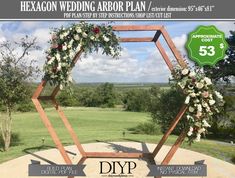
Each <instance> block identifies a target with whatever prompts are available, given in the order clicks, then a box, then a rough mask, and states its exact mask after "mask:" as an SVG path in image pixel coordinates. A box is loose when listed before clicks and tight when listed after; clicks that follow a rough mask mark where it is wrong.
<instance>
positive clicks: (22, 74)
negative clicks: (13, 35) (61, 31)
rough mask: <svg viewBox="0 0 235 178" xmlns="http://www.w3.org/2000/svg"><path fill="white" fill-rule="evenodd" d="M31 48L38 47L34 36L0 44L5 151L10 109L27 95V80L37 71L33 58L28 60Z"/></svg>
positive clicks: (9, 138) (9, 132) (10, 119)
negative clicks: (4, 108) (4, 114)
mask: <svg viewBox="0 0 235 178" xmlns="http://www.w3.org/2000/svg"><path fill="white" fill-rule="evenodd" d="M33 49H34V50H37V49H39V47H38V46H37V45H36V38H34V39H30V38H29V37H28V36H26V37H24V38H22V39H20V40H19V41H18V42H10V41H6V42H3V43H2V44H1V45H0V101H1V103H2V104H3V105H5V107H6V116H5V117H2V123H1V132H2V137H3V140H4V150H5V151H7V150H8V149H9V146H10V143H11V125H12V111H13V109H14V107H15V106H16V104H17V103H19V102H20V101H21V100H23V99H24V98H26V97H27V95H28V92H27V82H28V81H29V80H30V79H32V77H33V76H34V74H35V72H38V68H36V67H34V62H35V60H30V61H29V60H28V56H29V54H30V51H31V50H33Z"/></svg>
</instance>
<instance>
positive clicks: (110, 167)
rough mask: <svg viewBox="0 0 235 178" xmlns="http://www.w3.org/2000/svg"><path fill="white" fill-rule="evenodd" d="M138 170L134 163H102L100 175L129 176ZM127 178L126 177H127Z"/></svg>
mask: <svg viewBox="0 0 235 178" xmlns="http://www.w3.org/2000/svg"><path fill="white" fill-rule="evenodd" d="M135 168H136V163H135V162H134V161H100V174H102V175H104V176H105V175H120V176H122V175H129V176H131V175H132V174H133V170H134V169H135ZM125 177H126V176H125Z"/></svg>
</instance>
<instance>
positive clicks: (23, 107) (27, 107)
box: [16, 102, 35, 112]
mask: <svg viewBox="0 0 235 178" xmlns="http://www.w3.org/2000/svg"><path fill="white" fill-rule="evenodd" d="M16 110H17V111H20V112H29V111H34V110H35V108H34V106H33V103H32V102H31V103H22V104H18V105H17V108H16Z"/></svg>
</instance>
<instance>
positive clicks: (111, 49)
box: [109, 46, 115, 56]
mask: <svg viewBox="0 0 235 178" xmlns="http://www.w3.org/2000/svg"><path fill="white" fill-rule="evenodd" d="M109 49H110V53H111V55H112V56H114V55H115V51H114V49H113V47H112V46H110V47H109Z"/></svg>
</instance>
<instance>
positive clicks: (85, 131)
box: [0, 108, 235, 162]
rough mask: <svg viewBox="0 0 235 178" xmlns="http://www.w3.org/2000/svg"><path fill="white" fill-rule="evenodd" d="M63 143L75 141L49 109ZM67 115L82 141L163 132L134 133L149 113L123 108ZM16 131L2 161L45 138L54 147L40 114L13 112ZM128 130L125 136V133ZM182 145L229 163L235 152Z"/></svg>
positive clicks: (212, 145)
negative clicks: (17, 139)
mask: <svg viewBox="0 0 235 178" xmlns="http://www.w3.org/2000/svg"><path fill="white" fill-rule="evenodd" d="M46 111H47V114H48V116H49V118H50V119H51V121H52V123H53V125H54V126H55V128H56V131H57V133H58V135H59V137H60V138H61V140H62V142H63V144H65V145H71V144H73V143H72V141H71V139H70V136H69V134H68V132H67V130H66V129H65V128H64V126H63V124H62V122H61V120H60V118H59V117H58V115H57V113H56V112H54V110H53V109H47V110H46ZM64 111H65V115H66V116H67V117H68V119H69V120H70V122H71V124H72V126H73V128H74V130H75V132H76V133H77V135H78V136H79V139H80V141H81V142H82V143H88V142H96V141H141V142H149V143H157V142H158V141H159V140H160V138H161V136H162V135H157V136H153V135H142V134H141V135H140V134H131V133H130V132H128V131H127V129H128V128H131V127H134V126H136V125H138V124H139V123H142V122H145V121H147V120H148V119H151V118H150V115H149V114H147V113H137V112H126V111H122V110H121V109H120V108H115V109H102V108H65V109H64ZM13 117H14V121H13V132H14V133H17V134H19V137H20V142H19V144H18V145H16V146H12V147H11V148H10V150H9V151H8V152H1V151H0V162H4V161H7V160H10V159H13V158H16V157H18V156H21V155H24V154H26V153H25V152H24V150H25V149H33V150H34V151H38V149H37V148H40V146H41V145H42V139H43V138H45V143H44V144H45V145H47V146H54V144H53V142H52V140H51V138H50V136H49V134H48V133H47V130H46V128H45V127H44V126H43V123H42V122H41V120H40V118H39V115H38V113H36V112H31V113H14V115H13ZM123 131H125V132H126V136H125V138H123V136H122V132H123ZM175 139H176V136H170V138H169V139H168V141H167V143H166V144H167V145H170V144H172V143H174V141H175ZM182 147H183V148H186V149H190V150H194V151H197V152H201V153H205V154H208V155H211V156H213V157H216V158H219V159H222V160H225V161H228V162H230V161H231V158H232V156H234V155H235V147H234V146H231V145H229V144H221V143H218V142H215V141H212V140H202V141H201V142H200V143H196V144H193V145H192V146H189V145H188V144H187V143H184V144H183V145H182Z"/></svg>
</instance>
